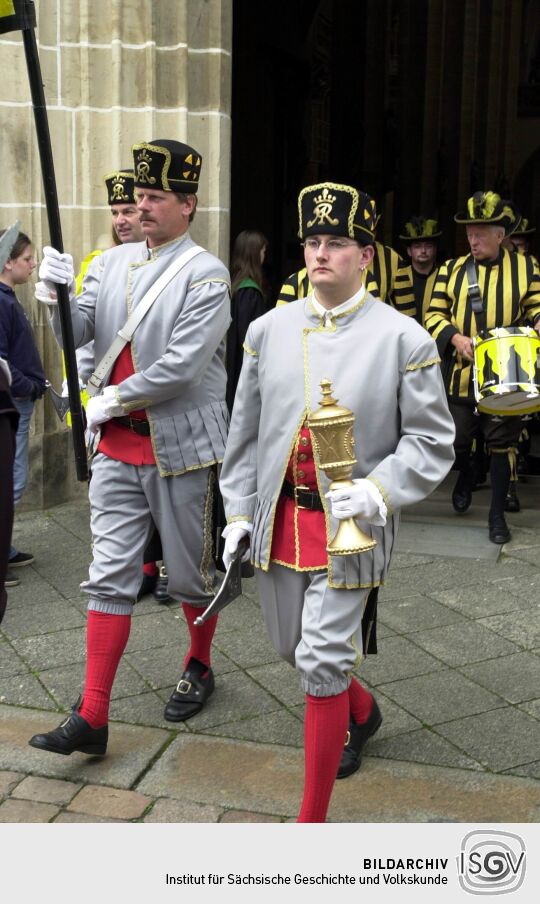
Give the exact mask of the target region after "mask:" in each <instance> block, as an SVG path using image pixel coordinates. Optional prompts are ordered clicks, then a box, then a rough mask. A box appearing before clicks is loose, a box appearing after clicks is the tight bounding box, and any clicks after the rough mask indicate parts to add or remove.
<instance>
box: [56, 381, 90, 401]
mask: <svg viewBox="0 0 540 904" xmlns="http://www.w3.org/2000/svg"><path fill="white" fill-rule="evenodd" d="M84 386H85V384H84V383H83V381H82V380H81V378H80V377H79V392H82V391H83V389H84ZM60 395H61V396H62V398H63V399H67V398H68V396H69V391H68V385H67V380H64V382H63V383H62V391H61V393H60Z"/></svg>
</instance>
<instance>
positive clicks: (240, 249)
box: [227, 229, 268, 411]
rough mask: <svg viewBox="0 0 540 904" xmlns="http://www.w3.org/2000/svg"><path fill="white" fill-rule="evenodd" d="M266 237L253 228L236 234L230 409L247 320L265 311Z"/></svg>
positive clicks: (229, 341) (229, 349) (229, 354)
mask: <svg viewBox="0 0 540 904" xmlns="http://www.w3.org/2000/svg"><path fill="white" fill-rule="evenodd" d="M267 248H268V239H267V238H266V236H264V235H263V234H262V232H257V231H256V230H254V229H245V230H244V231H243V232H241V233H240V234H239V235H238V236H237V237H236V241H235V243H234V247H233V254H232V262H231V280H232V285H231V291H232V300H231V315H232V322H231V325H230V327H229V331H228V333H227V406H228V409H229V411H232V407H233V402H234V396H235V393H236V387H237V385H238V379H239V377H240V371H241V369H242V361H243V357H244V348H243V346H244V339H245V338H246V333H247V331H248V327H249V325H250V323H251V322H252V321H253V320H255V319H256V318H257V317H262V315H263V314H264V313H265V309H266V305H265V297H264V276H263V269H262V267H263V263H264V258H265V255H266V251H267Z"/></svg>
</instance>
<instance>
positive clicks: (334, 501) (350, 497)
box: [326, 478, 387, 527]
mask: <svg viewBox="0 0 540 904" xmlns="http://www.w3.org/2000/svg"><path fill="white" fill-rule="evenodd" d="M353 484H354V486H352V487H344V488H343V489H342V490H330V491H329V492H328V493H326V498H327V499H329V500H330V511H331V512H332V515H333V516H334V518H337V519H338V521H343V520H344V519H345V518H360V519H361V520H362V521H369V523H370V524H376V525H378V526H379V527H383V526H384V525H385V524H386V514H387V509H386V504H385V502H384V499H383V497H382V495H381V493H380V492H379V490H378V489H377V487H376V486H375V484H374V483H373V482H372V481H371V480H366V479H365V478H357V479H356V480H353Z"/></svg>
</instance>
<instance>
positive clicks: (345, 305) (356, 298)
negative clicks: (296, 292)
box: [311, 285, 366, 325]
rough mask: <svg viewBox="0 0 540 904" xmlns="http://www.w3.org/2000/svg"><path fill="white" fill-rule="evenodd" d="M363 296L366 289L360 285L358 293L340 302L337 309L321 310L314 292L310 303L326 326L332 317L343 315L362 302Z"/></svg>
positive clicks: (321, 307)
mask: <svg viewBox="0 0 540 904" xmlns="http://www.w3.org/2000/svg"><path fill="white" fill-rule="evenodd" d="M365 294H366V288H365V286H363V285H362V286H360V288H359V289H358V292H355V294H354V295H352V296H351V297H350V298H347V299H346V301H342V302H341V304H338V305H337V307H335V308H332V309H331V310H328V308H323V306H322V304H321V303H320V301H317V298H316V297H315V291H313V293H312V296H311V301H312V303H313V307H314V308H315V311H316V312H317V314H318V315H319V316H320V317H322V318H323V320H324V322H325V325H327V324H328V322H329V321H331V320H333V319H334V317H337V315H338V314H343V313H345V312H346V311H348V310H349V308H353V307H355V305H357V304H358V303H359V302H360V301H362V298H363V297H364V295H365Z"/></svg>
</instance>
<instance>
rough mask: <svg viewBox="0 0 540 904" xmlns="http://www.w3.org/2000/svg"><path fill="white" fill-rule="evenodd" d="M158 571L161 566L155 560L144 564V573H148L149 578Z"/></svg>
mask: <svg viewBox="0 0 540 904" xmlns="http://www.w3.org/2000/svg"><path fill="white" fill-rule="evenodd" d="M158 572H159V568H158V567H157V565H156V563H155V562H146V563H145V564H144V565H143V574H146V575H148V577H149V578H153V577H154V576H155V575H156V574H157V573H158Z"/></svg>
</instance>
